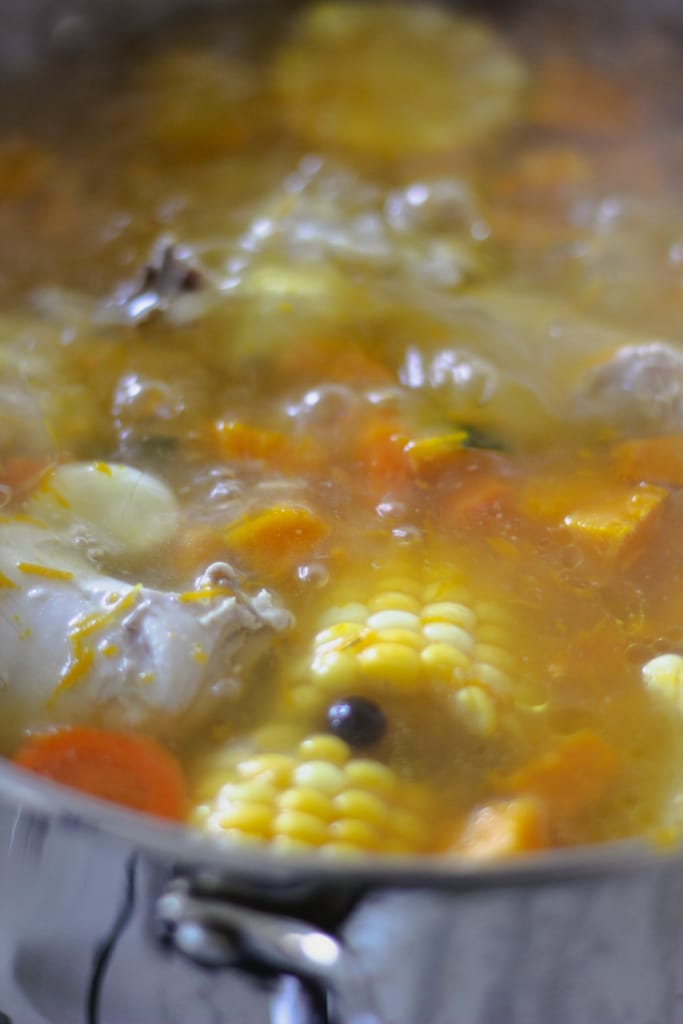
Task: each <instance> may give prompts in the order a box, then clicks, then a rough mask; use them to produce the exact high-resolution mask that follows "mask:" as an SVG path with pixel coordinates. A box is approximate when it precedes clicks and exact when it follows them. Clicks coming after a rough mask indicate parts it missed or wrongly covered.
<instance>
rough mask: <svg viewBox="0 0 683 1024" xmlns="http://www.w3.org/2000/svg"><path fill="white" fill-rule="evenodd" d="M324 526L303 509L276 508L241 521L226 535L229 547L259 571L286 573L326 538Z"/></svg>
mask: <svg viewBox="0 0 683 1024" xmlns="http://www.w3.org/2000/svg"><path fill="white" fill-rule="evenodd" d="M328 533H329V527H328V525H327V523H326V522H325V521H324V520H323V519H321V517H320V516H318V515H316V513H315V512H311V511H309V510H308V509H306V508H300V507H296V506H287V505H282V506H275V507H274V508H269V509H266V510H265V511H263V512H259V513H257V514H256V515H255V516H251V517H249V518H245V519H242V520H240V521H239V522H237V523H235V524H234V525H233V526H231V527H230V528H229V529H228V530H227V531H226V534H225V540H226V542H227V544H228V547H229V548H230V549H231V550H232V551H235V552H236V553H238V554H240V555H242V556H243V557H244V558H245V559H246V560H247V561H248V562H250V563H251V564H253V565H255V566H257V567H258V568H261V569H265V570H270V571H273V572H288V571H289V570H291V569H293V568H294V567H295V566H296V565H298V564H299V562H300V561H301V559H303V558H306V557H307V556H308V555H310V553H311V552H312V551H313V550H314V549H315V548H316V547H317V545H318V544H320V542H321V541H322V540H324V539H325V537H327V535H328Z"/></svg>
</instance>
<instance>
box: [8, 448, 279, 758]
mask: <svg viewBox="0 0 683 1024" xmlns="http://www.w3.org/2000/svg"><path fill="white" fill-rule="evenodd" d="M67 496H68V497H67ZM26 510H27V514H26V516H25V517H24V516H21V515H19V516H18V517H7V520H6V521H5V522H3V523H2V524H0V574H1V575H0V583H1V585H0V679H1V680H2V687H3V698H4V700H5V701H6V704H7V707H8V714H7V715H6V716H5V717H4V719H3V726H2V730H1V731H2V734H3V739H4V741H5V742H6V741H7V740H8V739H10V740H11V739H12V738H13V737H16V735H17V734H18V732H19V731H20V730H21V729H25V728H27V727H30V728H38V727H40V726H42V725H45V724H46V723H49V722H88V723H96V724H98V725H103V726H107V727H109V728H118V729H142V730H145V731H147V732H150V733H152V734H156V735H175V736H176V738H179V737H180V736H182V735H183V734H187V733H189V732H191V731H192V730H193V729H194V728H196V727H197V725H198V724H201V722H202V721H206V720H207V718H212V717H213V718H214V719H215V718H216V717H220V715H221V714H222V713H224V708H225V705H226V703H229V701H230V698H231V697H232V698H234V697H235V696H236V694H237V693H239V690H240V687H241V681H242V674H243V672H244V671H246V670H247V669H248V668H249V667H250V665H251V664H253V662H254V661H255V660H256V659H257V658H258V657H259V655H261V654H262V653H263V652H264V651H265V650H266V649H267V647H268V644H269V642H270V640H271V638H272V636H273V634H274V633H276V632H278V631H280V630H283V629H285V628H286V627H287V626H289V625H291V616H290V615H288V613H286V612H285V611H283V610H282V609H280V608H279V607H278V606H277V605H276V603H275V601H274V599H273V596H272V594H270V593H269V592H268V591H267V590H265V589H262V590H260V591H258V592H257V593H256V594H254V595H253V596H248V595H247V594H246V593H245V592H244V591H243V590H242V589H241V587H240V584H239V581H238V579H237V576H236V574H235V573H234V572H233V570H232V569H231V568H230V566H228V565H226V564H224V563H215V564H213V565H209V566H207V568H206V571H205V572H204V573H202V574H201V575H200V576H199V578H198V579H197V581H196V586H195V587H194V588H193V589H192V590H189V591H186V592H184V593H173V592H165V591H162V590H158V589H155V588H153V587H148V586H143V585H142V584H132V583H130V582H127V581H125V580H123V579H117V578H115V577H114V576H113V575H110V574H108V573H105V572H103V571H102V570H101V568H97V567H96V565H95V564H93V561H92V560H90V559H89V557H88V554H89V553H90V554H92V553H94V552H96V553H97V555H98V556H99V557H100V559H101V558H102V557H103V556H104V557H105V559H106V549H107V546H110V548H113V551H114V552H115V553H116V555H117V556H118V557H121V553H122V549H123V550H129V551H130V550H133V551H135V552H136V553H138V552H139V551H141V550H143V551H144V550H145V549H146V548H150V547H151V548H154V547H156V546H157V545H158V544H159V543H160V542H162V541H163V540H164V539H165V538H168V536H169V535H172V534H173V533H174V532H175V530H176V529H177V525H178V524H177V522H176V508H175V501H174V499H173V497H172V495H171V494H170V492H169V491H168V489H167V488H166V487H165V485H163V484H162V483H161V482H160V481H157V480H155V479H154V478H153V477H151V476H150V475H149V474H142V473H139V472H138V471H137V470H130V469H128V468H126V467H120V466H110V465H106V464H98V465H97V466H92V465H79V464H72V465H65V466H62V467H59V468H58V469H57V470H56V471H54V472H53V473H51V474H50V475H49V476H48V477H47V478H46V479H45V480H44V482H43V484H42V485H41V486H40V487H39V489H38V491H37V492H36V493H35V494H34V495H33V496H32V497H31V499H30V500H29V501H28V502H27V503H26ZM41 515H42V517H43V519H44V522H43V523H41V522H40V519H39V518H37V517H40V516H41ZM22 519H24V520H25V521H22ZM15 742H16V740H15Z"/></svg>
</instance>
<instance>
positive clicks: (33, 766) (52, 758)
mask: <svg viewBox="0 0 683 1024" xmlns="http://www.w3.org/2000/svg"><path fill="white" fill-rule="evenodd" d="M14 763H15V764H16V765H19V766H20V767H21V768H26V769H27V770H28V771H31V772H35V773H36V774H37V775H43V776H45V777H46V778H48V779H52V780H53V782H60V783H62V784H63V785H65V786H71V787H73V788H74V789H78V790H80V791H81V792H82V793H89V794H90V795H91V796H97V797H100V798H101V799H102V800H109V801H111V802H112V803H115V804H120V805H121V806H122V807H130V808H131V809H132V810H135V811H143V812H144V813H146V814H153V815H156V816H157V817H159V818H167V819H169V820H171V821H182V820H183V819H184V817H185V784H184V781H183V775H182V772H181V769H180V766H179V764H178V762H177V761H176V759H175V758H174V757H173V755H172V754H170V753H169V752H168V751H167V750H165V749H164V748H163V747H161V746H160V745H159V744H158V743H157V742H156V741H155V740H152V739H149V738H148V737H146V736H133V735H129V734H127V733H117V732H109V731H108V730H105V729H93V728H89V727H86V726H78V727H75V728H66V729H59V730H58V731H56V732H46V733H41V734H37V735H35V736H31V737H30V738H29V739H27V740H26V741H25V743H24V744H23V746H22V747H20V749H19V750H18V752H17V753H16V754H15V756H14Z"/></svg>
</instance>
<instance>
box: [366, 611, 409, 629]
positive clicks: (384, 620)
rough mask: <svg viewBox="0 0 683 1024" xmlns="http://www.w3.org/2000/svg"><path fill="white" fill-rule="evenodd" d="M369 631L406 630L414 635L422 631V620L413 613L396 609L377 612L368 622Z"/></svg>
mask: <svg viewBox="0 0 683 1024" xmlns="http://www.w3.org/2000/svg"><path fill="white" fill-rule="evenodd" d="M367 626H368V628H369V629H374V630H376V631H377V632H380V631H381V630H383V629H406V630H412V631H413V632H414V633H416V632H418V631H419V629H420V619H419V618H418V616H417V615H415V614H414V613H413V612H400V611H397V610H396V609H389V610H387V611H383V612H375V613H374V614H373V615H371V616H370V618H369V619H368V621H367Z"/></svg>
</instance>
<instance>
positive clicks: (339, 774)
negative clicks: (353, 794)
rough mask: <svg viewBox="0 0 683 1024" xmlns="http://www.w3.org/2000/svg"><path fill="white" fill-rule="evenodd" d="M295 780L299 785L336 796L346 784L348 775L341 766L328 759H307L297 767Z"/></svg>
mask: <svg viewBox="0 0 683 1024" xmlns="http://www.w3.org/2000/svg"><path fill="white" fill-rule="evenodd" d="M294 781H295V782H296V784H297V786H303V787H305V788H306V789H308V788H310V789H317V790H319V791H320V792H321V793H326V794H327V795H328V796H335V795H336V794H337V793H339V792H340V791H341V790H342V789H343V788H344V786H345V785H346V776H345V774H344V772H343V771H342V770H341V768H338V767H337V766H336V765H333V764H328V763H327V761H305V762H304V763H303V764H300V765H297V767H296V768H295V770H294Z"/></svg>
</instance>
